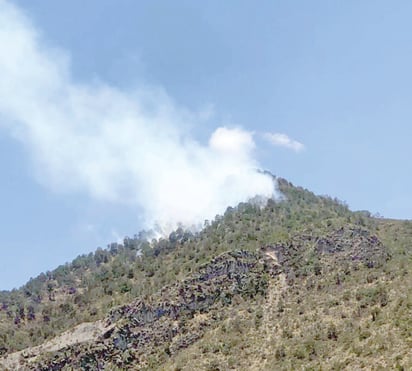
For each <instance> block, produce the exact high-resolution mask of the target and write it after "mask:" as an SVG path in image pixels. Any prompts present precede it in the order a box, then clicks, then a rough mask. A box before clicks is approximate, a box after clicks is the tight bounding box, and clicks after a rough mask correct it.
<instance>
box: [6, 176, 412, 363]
mask: <svg viewBox="0 0 412 371" xmlns="http://www.w3.org/2000/svg"><path fill="white" fill-rule="evenodd" d="M278 186H279V191H280V192H281V194H282V195H283V196H284V197H283V199H282V200H281V201H276V202H275V201H273V200H269V202H268V203H267V205H266V206H264V207H262V206H259V205H258V204H253V203H242V204H240V205H238V206H237V207H235V208H228V209H227V211H226V212H225V214H224V215H223V216H216V218H215V220H213V221H206V222H205V227H204V228H203V230H202V231H200V232H198V233H191V232H188V231H185V230H183V229H181V228H180V229H178V230H176V231H174V232H173V233H171V234H170V236H169V237H168V238H167V239H166V238H164V239H160V240H153V241H147V239H146V235H145V233H143V232H142V233H140V234H139V235H136V236H134V237H133V238H125V239H124V242H123V243H122V244H117V243H113V244H110V245H109V246H108V247H107V248H106V249H101V248H99V249H97V250H96V251H95V252H94V253H90V254H89V255H84V256H79V257H77V258H76V259H75V260H73V261H72V262H71V263H67V264H65V265H62V266H60V267H58V268H57V269H55V270H54V271H52V272H46V273H42V274H40V275H39V276H38V277H36V278H34V279H31V280H30V281H29V282H28V283H27V284H26V285H24V286H23V287H21V288H20V289H18V290H13V291H3V292H1V293H0V352H1V354H2V358H0V369H5V370H7V369H10V370H12V369H21V370H99V369H105V370H127V369H132V370H137V369H144V370H152V369H155V370H194V369H196V370H246V369H254V370H291V369H305V370H320V369H322V370H340V369H348V370H354V369H368V370H380V369H382V370H383V369H399V370H407V369H411V368H412V354H411V352H410V349H411V348H412V292H411V287H412V273H411V272H412V269H411V268H412V247H411V245H412V244H411V242H412V223H411V222H409V221H399V220H389V219H383V218H375V217H373V216H371V215H370V213H368V212H366V211H360V212H353V211H350V210H349V209H348V207H347V206H346V205H345V204H344V203H342V202H340V201H339V200H337V199H332V198H330V197H327V196H316V195H314V194H313V193H311V192H309V191H307V190H305V189H303V188H301V187H295V186H294V185H292V184H291V183H289V182H288V181H286V180H284V179H280V178H279V179H278Z"/></svg>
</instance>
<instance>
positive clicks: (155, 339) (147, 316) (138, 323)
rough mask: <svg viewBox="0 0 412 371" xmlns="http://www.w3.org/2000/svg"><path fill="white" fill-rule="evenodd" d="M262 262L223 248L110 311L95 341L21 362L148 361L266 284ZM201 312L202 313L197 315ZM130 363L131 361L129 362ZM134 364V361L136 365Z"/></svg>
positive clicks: (41, 366) (188, 340)
mask: <svg viewBox="0 0 412 371" xmlns="http://www.w3.org/2000/svg"><path fill="white" fill-rule="evenodd" d="M268 267H269V265H268V264H265V262H264V260H263V259H262V255H261V254H258V253H250V252H247V251H236V252H228V253H225V254H222V255H220V256H218V257H216V258H214V259H213V260H212V261H211V262H210V263H208V264H205V265H204V266H202V267H201V268H200V269H199V270H198V272H196V273H195V274H194V275H192V276H191V277H189V278H188V279H186V280H184V281H182V282H179V283H176V284H174V285H171V286H167V287H165V288H163V289H162V290H161V292H159V293H157V294H156V295H154V296H152V297H150V298H146V299H139V300H136V301H135V302H133V303H131V304H128V305H124V306H121V307H119V308H116V309H114V310H112V311H111V313H110V314H109V315H108V317H107V319H106V326H107V328H108V331H106V332H105V333H103V334H102V336H101V337H100V338H99V339H98V341H96V342H94V343H90V344H77V345H72V346H68V347H65V348H63V349H60V350H59V351H58V352H55V353H53V354H52V353H49V354H47V355H44V356H43V357H41V358H39V359H37V360H36V361H35V362H34V363H32V364H29V365H27V367H29V369H32V370H61V369H63V368H65V367H72V368H74V369H84V370H99V369H104V367H106V366H107V365H108V364H111V365H114V366H116V367H119V368H121V369H128V368H129V367H130V368H133V369H136V368H144V367H146V366H147V367H148V365H149V360H150V357H151V356H153V357H155V356H156V355H157V354H158V353H159V348H161V349H162V352H165V353H166V354H173V353H175V352H177V351H179V349H181V348H185V347H188V346H189V345H190V344H192V343H193V342H195V341H196V340H198V339H199V338H200V337H202V335H203V333H204V331H205V330H206V329H207V328H209V327H210V326H212V325H213V323H214V322H215V321H216V320H217V319H218V318H219V315H220V314H219V313H220V309H221V308H223V307H227V306H229V305H231V303H232V300H233V298H235V297H236V296H241V297H245V298H253V297H255V296H257V295H264V294H265V293H266V289H267V276H268V274H267V273H268V272H267V270H268ZM203 314H207V315H203ZM131 365H133V367H132V366H131ZM136 365H139V366H136Z"/></svg>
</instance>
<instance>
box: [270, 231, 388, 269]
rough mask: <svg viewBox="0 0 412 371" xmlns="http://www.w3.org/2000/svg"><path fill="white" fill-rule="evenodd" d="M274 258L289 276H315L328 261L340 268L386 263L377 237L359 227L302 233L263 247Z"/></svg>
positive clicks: (384, 250)
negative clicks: (317, 234)
mask: <svg viewBox="0 0 412 371" xmlns="http://www.w3.org/2000/svg"><path fill="white" fill-rule="evenodd" d="M264 249H265V250H266V251H271V252H272V253H273V254H275V255H276V257H277V260H278V263H279V265H280V266H281V267H282V270H284V272H285V273H286V274H287V275H288V276H289V277H291V276H295V275H302V274H305V273H308V272H309V271H311V270H312V271H313V272H315V273H316V274H319V273H320V272H321V270H322V269H327V268H328V265H330V264H328V263H330V262H331V261H333V262H334V264H339V265H340V266H345V265H349V266H352V267H353V266H356V265H358V264H363V265H365V266H367V267H368V268H372V267H377V266H380V265H382V264H383V263H384V262H386V261H387V260H388V259H389V258H390V255H389V253H388V250H387V248H386V247H385V246H384V245H383V244H382V242H381V241H380V240H379V239H378V237H376V236H374V235H371V233H370V232H369V231H368V230H366V229H362V228H355V227H351V228H340V229H338V230H335V231H332V232H331V233H329V234H328V235H326V236H323V237H318V236H313V235H311V234H302V235H299V236H296V237H295V238H292V239H291V240H290V241H289V243H287V244H277V245H273V246H267V247H265V248H264Z"/></svg>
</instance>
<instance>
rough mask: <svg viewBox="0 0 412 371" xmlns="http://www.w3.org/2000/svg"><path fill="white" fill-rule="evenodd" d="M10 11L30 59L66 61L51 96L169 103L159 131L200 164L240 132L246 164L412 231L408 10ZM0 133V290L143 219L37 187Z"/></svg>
mask: <svg viewBox="0 0 412 371" xmlns="http://www.w3.org/2000/svg"><path fill="white" fill-rule="evenodd" d="M9 3H10V2H9ZM0 4H5V2H4V1H0ZM13 4H16V5H17V7H18V9H19V10H18V12H21V13H24V14H25V17H27V19H28V20H29V21H30V22H31V24H32V25H33V28H34V29H35V30H36V32H37V33H38V34H39V35H41V39H42V41H41V45H42V47H43V48H46V47H47V48H50V49H54V48H57V49H59V50H61V51H64V54H65V57H66V58H67V59H68V62H67V63H68V65H69V67H68V70H69V71H70V78H68V79H67V81H69V82H68V83H67V81H66V80H64V81H65V82H64V84H65V85H64V86H67V85H68V84H70V85H69V86H75V87H78V86H83V85H87V86H95V85H99V84H105V86H108V87H110V89H113V91H116V92H120V93H121V94H123V95H125V96H126V95H127V97H129V96H131V94H133V92H134V91H135V90H136V89H137V90H143V91H144V92H145V94H144V99H145V100H146V99H148V98H147V95H148V94H147V91H150V92H151V91H154V93H153V94H154V99H153V97H152V98H150V99H153V102H152V101H150V102H149V103H148V105H149V106H150V105H151V104H152V105H153V104H157V102H158V101H159V99H160V100H161V101H162V102H163V103H164V104H165V105H167V104H169V103H170V102H171V103H170V104H171V106H172V111H173V119H172V127H173V128H177V127H178V126H179V125H182V126H185V125H187V127H186V128H185V129H184V136H185V137H190V140H191V141H195V142H196V143H197V144H198V147H200V150H201V152H202V153H203V152H204V151H206V152H207V151H209V150H210V149H211V148H212V149H213V148H214V149H216V148H218V149H219V148H221V147H219V146H221V144H216V143H217V142H216V137H215V141H214V142H213V141H212V142H211V138H212V137H213V134H214V133H216V129H217V128H218V127H229V128H239V130H243V131H244V133H247V134H246V136H247V135H249V134H250V135H251V136H253V139H252V140H253V145H252V144H251V142H249V139H248V138H249V137H244V136H240V137H239V138H240V139H239V140H240V142H239V143H243V144H244V145H243V147H242V148H244V147H245V146H246V147H248V146H249V144H250V151H251V152H253V155H252V154H250V153H245V156H247V157H245V158H246V159H247V161H250V163H254V162H256V163H258V164H259V165H260V166H261V167H263V168H265V169H268V170H270V171H271V172H272V173H274V174H276V175H279V176H282V177H285V178H287V179H288V180H290V181H292V182H293V183H295V184H297V185H301V186H304V187H306V188H308V189H310V190H312V191H314V192H315V193H318V194H328V195H331V196H333V197H335V196H336V197H338V198H340V199H342V200H344V201H346V202H347V203H348V204H349V206H350V207H351V209H354V210H358V209H367V210H370V211H371V212H372V213H376V212H379V213H380V214H382V215H384V216H386V217H394V218H404V219H410V218H411V214H412V213H411V210H412V197H411V192H410V189H411V186H412V174H411V172H410V171H409V165H408V163H409V159H410V158H411V154H412V146H411V145H410V143H409V142H410V140H411V138H412V126H411V125H410V121H411V119H412V106H411V104H410V101H411V98H412V90H411V88H410V87H411V86H412V74H411V72H410V66H411V65H412V63H411V62H412V42H411V41H412V40H411V39H412V25H411V23H410V20H409V15H410V14H411V11H412V4H410V3H409V2H407V1H404V2H402V1H401V2H397V3H396V4H392V3H391V4H390V3H388V2H383V1H364V2H362V3H359V2H356V1H347V2H344V3H342V4H332V3H330V2H327V1H317V2H311V3H308V2H304V1H297V2H269V1H267V2H265V1H262V2H260V3H259V6H257V5H256V3H255V2H251V1H249V2H246V1H244V2H238V1H236V2H234V1H227V2H224V4H222V2H218V1H209V2H207V4H206V3H205V4H203V3H202V4H200V3H199V4H194V3H193V2H189V1H176V2H173V4H172V3H170V2H166V1H139V2H135V1H132V0H123V1H122V2H113V1H106V0H99V1H97V0H93V1H92V0H91V1H88V2H87V3H85V2H84V1H78V0H72V1H70V2H69V1H66V2H62V1H60V2H56V1H52V0H44V1H41V2H40V1H31V2H27V1H14V2H13ZM0 9H1V7H0ZM0 27H1V26H0ZM12 47H13V45H11V44H8V43H7V42H4V41H3V42H2V44H1V46H0V48H1V49H2V50H1V53H2V55H9V54H10V51H11V48H12ZM30 62H31V61H30ZM33 63H35V62H33ZM29 64H30V63H29ZM0 65H1V64H0ZM3 74H4V71H3V72H2V71H0V76H2V75H3ZM0 90H1V89H0ZM159 92H160V93H159ZM123 95H122V96H123ZM14 98H15V100H16V101H19V99H20V97H19V96H18V95H17V96H16V97H14ZM116 99H117V98H116ZM139 99H140V98H139ZM21 100H22V99H20V101H21ZM47 107H48V106H47ZM144 117H146V118H147V117H148V116H147V115H146V116H144ZM168 117H169V116H168ZM169 118H170V117H169ZM0 121H2V122H3V125H0V166H1V167H0V168H1V170H2V173H1V174H2V182H1V185H0V187H1V188H0V202H1V205H2V207H1V212H0V235H1V237H2V246H1V247H0V252H1V260H0V289H10V288H12V287H15V286H19V285H21V284H23V283H24V282H25V281H27V279H28V278H29V277H32V276H36V275H37V274H38V273H40V272H41V271H45V270H51V269H53V268H55V267H56V266H57V265H59V264H62V263H64V262H66V261H69V260H71V259H73V258H74V257H76V256H77V255H78V254H81V253H88V252H90V251H93V250H94V249H95V248H96V247H97V246H103V247H104V246H105V245H106V244H107V243H109V242H111V241H114V240H118V239H121V238H122V237H123V236H125V235H133V234H134V233H137V232H138V231H139V229H140V228H141V227H142V225H143V224H144V221H143V219H142V218H143V217H142V210H141V207H140V206H136V205H135V204H131V203H130V204H128V203H127V202H117V201H116V200H113V199H109V198H108V197H106V198H104V197H103V198H101V197H100V198H99V197H94V195H95V194H94V193H93V192H90V191H89V188H90V187H89V188H87V187H79V188H78V189H77V188H76V189H73V188H70V189H64V188H65V187H63V186H62V185H61V184H60V183H59V185H58V186H50V183H51V182H49V181H48V180H47V179H48V178H46V177H44V178H43V177H41V179H39V171H38V166H37V167H36V164H34V162H35V161H34V160H33V152H32V148H31V146H30V145H27V142H24V141H23V142H22V141H19V140H16V139H15V136H16V135H15V134H13V133H12V132H11V130H10V129H8V127H9V126H10V125H9V122H8V121H9V118H8V117H7V115H5V113H4V112H0ZM6 121H7V122H6ZM94 124H95V125H97V123H94ZM179 130H180V126H179ZM220 133H221V134H222V132H220ZM242 135H243V134H242ZM250 138H252V137H250ZM220 143H221V142H220ZM225 143H226V142H225ZM247 143H249V144H247ZM197 144H196V146H197ZM139 145H141V143H136V146H139ZM225 145H226V144H225ZM125 148H126V147H125ZM127 148H128V147H127ZM225 148H226V147H225ZM225 150H226V149H225ZM196 153H199V152H196ZM207 153H209V152H207ZM243 154H244V153H243V152H242V155H243ZM84 156H87V153H86V154H85V155H84ZM125 156H127V154H126V155H125ZM136 161H137V162H138V159H136ZM43 179H46V180H45V181H43ZM53 184H54V183H53ZM159 202H160V201H159Z"/></svg>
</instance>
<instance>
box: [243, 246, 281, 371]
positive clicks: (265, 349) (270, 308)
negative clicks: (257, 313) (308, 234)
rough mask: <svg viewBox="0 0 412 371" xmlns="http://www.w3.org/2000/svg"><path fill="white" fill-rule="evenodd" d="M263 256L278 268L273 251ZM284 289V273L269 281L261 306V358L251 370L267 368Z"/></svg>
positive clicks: (274, 340)
mask: <svg viewBox="0 0 412 371" xmlns="http://www.w3.org/2000/svg"><path fill="white" fill-rule="evenodd" d="M265 255H266V256H267V257H269V258H270V259H271V260H272V264H273V265H274V266H280V264H279V262H278V259H277V257H276V254H275V252H274V251H267V252H265ZM286 288H287V283H286V275H285V274H284V273H279V274H278V275H277V276H276V277H274V278H272V279H271V280H270V281H269V287H268V295H267V299H266V302H265V304H264V306H263V321H262V326H263V328H262V329H263V331H262V334H264V338H263V339H261V340H260V344H261V349H260V351H261V355H262V356H260V357H257V358H256V359H255V360H254V361H253V364H252V365H251V367H250V368H251V369H252V370H263V369H265V368H267V359H268V356H269V355H270V354H271V352H272V349H273V348H274V346H275V343H276V337H277V335H278V332H279V331H280V328H279V325H278V323H277V318H276V312H277V310H278V307H279V301H280V298H281V295H282V293H283V292H284V291H285V290H286ZM268 369H270V368H268Z"/></svg>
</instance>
